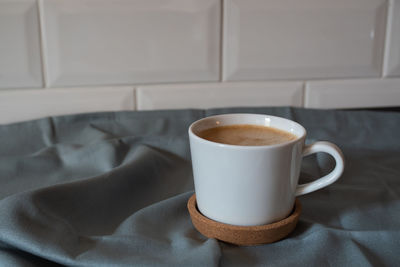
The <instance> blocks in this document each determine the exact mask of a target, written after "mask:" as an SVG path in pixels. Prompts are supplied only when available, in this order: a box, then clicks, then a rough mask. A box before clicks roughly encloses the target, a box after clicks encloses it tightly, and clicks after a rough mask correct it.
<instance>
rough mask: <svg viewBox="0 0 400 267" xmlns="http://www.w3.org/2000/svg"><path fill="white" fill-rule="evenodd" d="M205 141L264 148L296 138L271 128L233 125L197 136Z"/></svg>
mask: <svg viewBox="0 0 400 267" xmlns="http://www.w3.org/2000/svg"><path fill="white" fill-rule="evenodd" d="M197 135H198V136H199V137H201V138H204V139H206V140H209V141H212V142H217V143H222V144H228V145H239V146H266V145H275V144H281V143H285V142H288V141H291V140H295V139H297V136H296V135H294V134H292V133H289V132H286V131H283V130H280V129H276V128H272V127H267V126H261V125H251V124H235V125H226V126H218V127H214V128H210V129H205V130H202V131H200V132H199V133H198V134H197Z"/></svg>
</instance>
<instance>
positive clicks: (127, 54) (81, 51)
mask: <svg viewBox="0 0 400 267" xmlns="http://www.w3.org/2000/svg"><path fill="white" fill-rule="evenodd" d="M43 17H44V33H43V34H44V36H45V47H46V58H47V62H48V82H49V84H50V86H69V85H96V84H132V83H134V84H137V83H158V82H173V81H216V80H218V78H219V46H220V45H219V40H220V37H219V35H220V26H219V22H220V3H219V1H218V0H204V1H198V0H152V1H148V0H115V1H108V0H83V1H78V0H59V1H53V0H43Z"/></svg>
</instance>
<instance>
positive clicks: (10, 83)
mask: <svg viewBox="0 0 400 267" xmlns="http://www.w3.org/2000/svg"><path fill="white" fill-rule="evenodd" d="M42 85H43V82H42V66H41V60H40V40H39V20H38V9H37V3H36V1H35V0H22V1H21V0H19V1H15V0H0V88H16V87H19V88H21V87H42Z"/></svg>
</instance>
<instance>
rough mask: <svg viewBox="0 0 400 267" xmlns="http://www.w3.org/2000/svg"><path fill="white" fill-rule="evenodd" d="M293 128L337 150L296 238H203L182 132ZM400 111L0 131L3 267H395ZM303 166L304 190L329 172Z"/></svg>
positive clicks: (139, 119)
mask: <svg viewBox="0 0 400 267" xmlns="http://www.w3.org/2000/svg"><path fill="white" fill-rule="evenodd" d="M231 112H232V113H237V112H246V113H264V114H271V115H277V116H281V117H286V118H289V119H292V120H295V121H297V122H299V123H301V124H302V125H303V126H304V127H305V128H306V129H307V131H308V137H307V142H313V141H316V140H328V141H331V142H334V143H336V144H337V145H338V146H340V147H341V148H342V150H343V152H344V155H345V157H346V169H345V172H344V175H343V176H342V178H341V179H340V180H339V181H338V182H336V183H335V184H333V185H331V186H330V187H327V188H325V189H322V190H319V191H317V192H314V193H311V194H308V195H305V196H302V197H300V201H301V202H302V204H303V213H302V214H301V217H300V221H299V223H298V226H297V228H296V229H295V231H294V232H293V233H292V234H290V236H288V238H286V239H284V240H282V241H280V242H277V243H273V244H268V245H260V246H253V247H238V246H234V245H230V244H226V243H223V242H219V241H217V240H215V239H207V238H205V237H204V236H202V235H201V234H199V233H198V232H197V231H196V230H195V229H194V227H193V225H192V224H191V221H190V217H189V214H188V212H187V210H186V202H187V200H188V198H189V197H190V196H191V195H192V194H193V178H192V171H191V164H190V151H189V144H188V136H187V128H188V126H189V125H190V123H191V122H193V121H195V120H197V119H199V118H202V117H204V116H208V115H212V114H219V113H231ZM399 132H400V113H390V112H376V111H329V110H306V109H296V108H231V109H214V110H177V111H149V112H117V113H96V114H84V115H73V116H62V117H55V118H46V119H41V120H35V121H29V122H23V123H16V124H10V125H3V126H0V266H54V265H57V264H60V265H69V266H159V265H160V266H291V265H293V266H400V259H399V257H400V256H399V253H400V134H399ZM331 168H332V160H331V158H330V157H328V156H326V155H324V154H321V155H320V154H317V155H314V156H310V157H307V158H305V159H304V161H303V165H302V174H301V178H300V180H301V182H307V181H310V180H312V179H314V178H315V177H318V176H320V175H322V174H324V173H327V172H328V171H329V170H330V169H331Z"/></svg>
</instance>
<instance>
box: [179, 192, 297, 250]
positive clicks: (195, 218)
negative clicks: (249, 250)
mask: <svg viewBox="0 0 400 267" xmlns="http://www.w3.org/2000/svg"><path fill="white" fill-rule="evenodd" d="M187 208H188V210H189V213H190V218H191V220H192V223H193V225H194V227H195V228H196V229H197V231H199V232H200V233H201V234H203V235H204V236H206V237H208V238H215V239H218V240H221V241H224V242H226V243H230V244H235V245H240V246H254V245H261V244H268V243H273V242H276V241H279V240H281V239H283V238H285V237H286V236H287V235H289V234H290V233H291V232H292V231H293V230H294V229H295V227H296V224H297V222H298V220H299V216H300V213H301V204H300V201H299V200H298V199H296V201H295V204H294V207H293V211H292V213H291V214H290V215H289V216H288V217H286V218H285V219H283V220H280V221H278V222H274V223H270V224H265V225H256V226H237V225H231V224H225V223H221V222H217V221H214V220H211V219H210V218H207V217H206V216H204V215H203V214H201V213H200V211H199V210H198V208H197V204H196V194H193V195H192V196H191V197H190V199H189V200H188V203H187Z"/></svg>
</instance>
